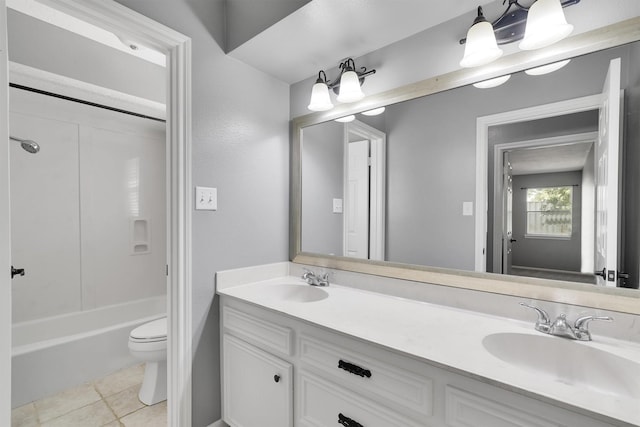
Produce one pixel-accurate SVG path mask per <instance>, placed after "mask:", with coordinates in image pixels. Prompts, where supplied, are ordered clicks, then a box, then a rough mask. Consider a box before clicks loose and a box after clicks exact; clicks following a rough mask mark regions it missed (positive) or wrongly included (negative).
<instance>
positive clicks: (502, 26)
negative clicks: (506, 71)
mask: <svg viewBox="0 0 640 427" xmlns="http://www.w3.org/2000/svg"><path fill="white" fill-rule="evenodd" d="M505 1H506V0H505ZM508 1H509V5H508V6H507V9H506V10H505V11H504V12H503V13H502V15H500V17H499V18H498V19H496V20H495V21H493V22H492V23H489V22H487V20H486V19H485V18H484V16H482V8H481V7H478V17H476V19H475V20H474V21H473V25H472V26H471V28H470V29H469V32H468V33H467V37H466V38H464V39H462V40H460V44H466V46H465V51H464V57H463V58H462V61H460V66H461V67H478V66H481V65H486V64H488V63H490V62H491V61H493V60H496V59H498V58H499V57H500V56H501V55H502V53H498V51H499V52H502V50H501V49H500V48H499V47H498V45H503V44H507V43H513V42H515V41H518V40H522V42H520V44H519V45H518V46H519V47H520V49H523V50H532V49H540V48H543V47H546V46H549V45H551V44H553V43H555V42H558V41H560V40H562V39H563V38H565V37H567V36H568V35H569V34H570V33H571V31H572V30H573V25H570V24H568V23H567V21H566V19H565V17H564V12H563V11H562V8H563V7H567V6H571V5H574V4H577V3H579V2H580V0H537V1H535V2H534V3H533V4H532V5H531V6H530V7H525V6H523V5H521V4H520V3H519V1H521V0H508ZM481 23H482V26H479V24H481ZM488 28H491V29H492V32H493V35H494V38H495V44H494V43H493V41H492V40H491V37H490V35H489V33H488V30H487V29H488ZM472 30H473V31H472ZM470 45H471V46H470Z"/></svg>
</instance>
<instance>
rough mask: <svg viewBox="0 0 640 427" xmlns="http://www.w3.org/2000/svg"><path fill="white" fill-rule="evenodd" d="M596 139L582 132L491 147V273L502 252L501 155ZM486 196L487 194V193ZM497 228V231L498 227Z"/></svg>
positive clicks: (595, 133) (595, 134) (592, 135)
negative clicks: (524, 149)
mask: <svg viewBox="0 0 640 427" xmlns="http://www.w3.org/2000/svg"><path fill="white" fill-rule="evenodd" d="M597 137H598V132H584V133H579V134H571V135H562V136H554V137H550V138H540V139H530V140H527V141H517V142H506V143H502V144H496V145H494V146H493V188H494V191H493V236H492V237H493V243H494V244H493V271H494V272H495V271H498V269H499V268H500V267H499V266H500V262H499V261H500V258H501V252H502V246H500V247H496V246H498V245H496V242H499V241H500V240H501V238H502V222H503V221H504V218H502V215H501V214H496V213H497V212H501V199H502V196H501V194H502V193H503V191H504V188H503V187H504V185H503V181H502V178H501V177H502V162H503V160H502V159H503V154H504V152H505V151H512V150H517V149H523V148H539V147H550V146H557V145H570V144H576V143H581V142H594V141H595V140H596V138H597ZM487 194H488V193H487ZM496 226H499V229H498V227H496Z"/></svg>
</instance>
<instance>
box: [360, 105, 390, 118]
mask: <svg viewBox="0 0 640 427" xmlns="http://www.w3.org/2000/svg"><path fill="white" fill-rule="evenodd" d="M384 110H385V107H380V108H375V109H373V110H369V111H363V112H362V114H363V115H365V116H377V115H379V114H382V113H384Z"/></svg>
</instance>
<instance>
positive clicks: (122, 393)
mask: <svg viewBox="0 0 640 427" xmlns="http://www.w3.org/2000/svg"><path fill="white" fill-rule="evenodd" d="M143 375H144V365H136V366H133V367H130V368H126V369H123V370H120V371H117V372H114V373H112V374H110V375H107V376H106V377H104V378H100V379H97V380H95V381H91V382H88V383H85V384H81V385H79V386H76V387H74V388H70V389H68V390H63V391H62V392H60V393H58V394H55V395H53V396H49V397H45V398H43V399H40V400H37V401H35V402H30V403H27V404H26V405H23V406H20V407H19V408H16V409H14V410H13V411H12V417H11V426H12V427H49V426H51V427H58V426H61V427H76V426H78V427H89V426H95V427H103V426H105V427H122V426H124V427H138V426H148V425H153V426H154V427H155V426H160V425H166V424H167V411H166V401H164V402H160V403H158V404H156V405H152V406H146V405H145V404H143V403H142V402H140V401H139V399H138V391H139V389H140V385H141V383H142V378H143Z"/></svg>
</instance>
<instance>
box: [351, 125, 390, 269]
mask: <svg viewBox="0 0 640 427" xmlns="http://www.w3.org/2000/svg"><path fill="white" fill-rule="evenodd" d="M350 134H352V135H357V136H358V138H362V139H368V140H369V141H370V142H371V175H370V179H369V193H370V197H371V198H370V201H369V259H372V260H379V261H384V245H385V235H386V232H385V209H386V187H387V186H386V164H387V160H386V153H387V135H386V134H385V133H384V132H382V131H380V130H378V129H376V128H374V127H372V126H369V125H368V124H366V123H363V122H361V121H359V120H354V121H352V122H349V123H347V124H346V125H345V127H344V149H343V152H344V159H343V165H344V189H343V194H344V197H345V206H346V205H347V200H346V195H347V176H348V175H347V165H348V164H349V163H348V158H347V156H348V151H347V148H348V147H347V144H349V135H350ZM344 221H346V215H345V216H344ZM346 226H347V224H346V222H345V223H344V224H343V230H347V228H346ZM342 234H343V244H342V246H343V253H346V252H345V251H346V248H347V243H346V233H345V232H343V233H342Z"/></svg>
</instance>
